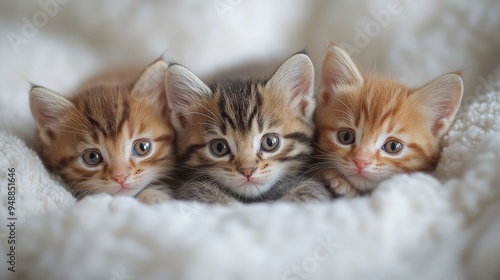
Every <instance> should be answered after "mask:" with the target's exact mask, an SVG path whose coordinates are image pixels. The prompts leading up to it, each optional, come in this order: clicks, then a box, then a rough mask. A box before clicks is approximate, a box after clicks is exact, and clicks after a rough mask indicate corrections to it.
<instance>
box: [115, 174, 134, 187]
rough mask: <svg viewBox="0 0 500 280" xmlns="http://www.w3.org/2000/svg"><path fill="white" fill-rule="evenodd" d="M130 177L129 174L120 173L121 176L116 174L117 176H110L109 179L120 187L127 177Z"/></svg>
mask: <svg viewBox="0 0 500 280" xmlns="http://www.w3.org/2000/svg"><path fill="white" fill-rule="evenodd" d="M129 175H130V173H127V174H125V173H122V174H117V175H113V176H111V178H113V180H115V181H116V182H117V183H118V184H120V185H123V183H125V180H126V179H127V177H128V176H129Z"/></svg>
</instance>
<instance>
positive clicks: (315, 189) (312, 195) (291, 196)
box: [280, 180, 331, 202]
mask: <svg viewBox="0 0 500 280" xmlns="http://www.w3.org/2000/svg"><path fill="white" fill-rule="evenodd" d="M330 199H331V197H330V193H329V192H328V190H327V189H326V188H325V187H324V186H323V185H322V184H321V183H320V182H317V181H313V180H305V181H302V182H299V183H297V184H296V185H295V186H294V187H293V188H291V189H290V190H289V191H288V192H287V193H286V194H285V195H284V196H283V198H281V199H280V200H282V201H289V202H311V201H316V202H320V201H329V200H330Z"/></svg>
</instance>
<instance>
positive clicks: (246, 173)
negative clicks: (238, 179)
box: [238, 167, 257, 178]
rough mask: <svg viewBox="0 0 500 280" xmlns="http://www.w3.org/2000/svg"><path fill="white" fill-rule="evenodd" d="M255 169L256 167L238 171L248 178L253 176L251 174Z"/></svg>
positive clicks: (242, 168)
mask: <svg viewBox="0 0 500 280" xmlns="http://www.w3.org/2000/svg"><path fill="white" fill-rule="evenodd" d="M256 169H257V167H241V168H240V169H238V170H239V171H240V172H241V174H243V176H245V177H247V178H250V177H251V176H252V174H253V172H254V171H255V170H256Z"/></svg>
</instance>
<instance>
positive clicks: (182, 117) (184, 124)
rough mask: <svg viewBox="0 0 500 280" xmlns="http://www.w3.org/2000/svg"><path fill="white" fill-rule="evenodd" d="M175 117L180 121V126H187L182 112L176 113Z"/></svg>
mask: <svg viewBox="0 0 500 280" xmlns="http://www.w3.org/2000/svg"><path fill="white" fill-rule="evenodd" d="M177 119H178V120H179V122H180V123H181V125H182V127H184V128H186V126H187V118H186V117H185V116H183V115H182V114H177Z"/></svg>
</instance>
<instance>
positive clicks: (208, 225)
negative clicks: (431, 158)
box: [0, 0, 500, 280]
mask: <svg viewBox="0 0 500 280" xmlns="http://www.w3.org/2000/svg"><path fill="white" fill-rule="evenodd" d="M54 1H56V0H54ZM54 1H52V2H53V3H59V2H54ZM41 2H44V3H45V2H51V1H49V0H46V1H43V0H42V1H41ZM66 2H68V3H66ZM389 2H390V1H389ZM414 2H417V1H414ZM60 3H66V4H59V6H58V9H59V10H57V12H55V13H54V15H53V16H49V17H47V18H48V22H47V23H46V24H45V25H43V26H42V27H40V28H38V31H37V33H36V34H35V35H34V36H33V37H32V38H29V40H28V42H27V43H24V44H21V45H19V49H18V50H17V52H16V51H14V49H13V47H12V44H11V43H10V42H9V40H8V39H7V36H4V38H5V40H2V42H1V44H2V45H0V61H1V64H0V67H1V68H0V197H1V198H2V200H1V202H0V224H1V225H2V226H1V227H0V278H1V279H114V280H120V279H330V278H335V279H368V278H370V279H408V278H410V279H450V280H451V279H457V280H458V279H498V278H500V266H498V260H499V258H500V238H499V237H498V236H499V234H500V93H499V92H498V90H499V88H500V87H499V85H500V75H499V74H500V71H497V72H495V71H494V70H495V69H496V68H498V67H499V65H500V63H499V62H500V61H498V57H500V55H499V50H500V47H499V46H500V33H499V32H498V30H500V18H498V14H500V3H498V2H497V1H493V0H492V1H487V0H484V1H476V2H474V3H470V2H468V1H440V2H435V1H430V0H429V1H418V2H417V3H413V2H412V3H410V2H405V1H402V2H401V5H402V11H401V12H400V13H397V14H392V16H391V20H390V21H389V23H388V24H387V25H386V26H382V27H381V28H380V31H378V33H377V34H374V36H372V37H370V41H369V43H368V44H367V45H366V46H364V47H362V48H360V53H359V54H356V55H355V56H354V57H355V58H356V59H357V60H358V62H359V63H360V64H361V68H364V69H370V68H368V67H372V68H373V65H376V67H377V71H380V72H383V73H388V74H391V75H392V76H395V77H396V78H398V79H400V80H402V81H411V83H413V84H418V83H421V82H423V81H425V80H429V79H430V78H432V77H434V76H437V75H438V74H440V73H441V72H446V71H452V70H455V69H457V68H464V69H465V72H464V76H465V84H466V93H465V94H466V100H467V101H466V102H464V105H463V107H462V108H461V110H460V111H459V113H458V115H457V120H456V122H455V123H454V125H453V127H452V130H451V131H450V133H449V135H448V136H447V137H446V139H445V148H444V150H443V154H442V158H441V161H440V163H439V165H438V168H437V170H436V172H434V173H433V174H422V173H417V174H411V175H401V176H396V177H394V178H392V179H389V180H387V181H385V182H383V183H382V184H381V185H380V187H379V188H378V189H377V190H376V191H375V192H374V193H373V194H372V195H371V196H370V197H362V198H356V199H352V200H346V199H338V200H335V201H332V202H329V203H311V204H303V205H296V204H287V203H268V204H254V205H248V206H239V207H222V206H208V205H202V204H199V203H189V202H179V201H172V202H166V203H163V204H160V205H155V206H148V205H143V204H140V203H139V202H137V201H135V200H134V199H132V198H124V197H118V198H113V197H110V196H107V195H98V196H92V197H87V198H85V199H84V200H82V201H79V202H78V203H76V202H75V200H74V199H73V198H72V197H71V195H69V193H68V192H66V191H65V190H64V187H63V185H62V184H61V183H60V181H59V180H58V178H57V177H56V176H54V175H51V174H50V173H48V172H47V171H46V169H45V168H44V166H43V164H42V162H41V161H40V159H39V157H38V155H37V154H36V153H35V152H34V151H33V149H32V148H33V147H34V124H33V121H32V120H31V116H30V113H29V107H28V98H27V91H28V86H27V84H26V80H27V79H31V80H32V81H33V82H35V83H40V84H43V85H45V86H48V87H51V88H53V89H55V90H59V91H61V92H63V93H65V92H66V91H67V90H69V89H71V88H73V87H75V86H76V84H77V83H78V82H79V81H80V80H81V79H82V78H83V77H84V76H85V75H88V74H90V73H92V72H94V71H96V69H99V68H100V67H102V65H103V64H106V65H108V64H113V63H115V62H116V61H123V60H126V59H129V60H138V61H142V62H145V61H147V60H148V59H154V58H155V57H156V56H159V55H160V54H161V53H162V52H163V51H165V49H167V50H168V55H169V56H171V57H174V58H176V59H177V60H178V61H180V62H182V63H184V64H186V65H187V66H189V67H190V68H192V69H193V70H194V71H195V72H197V73H201V74H209V73H210V72H211V71H212V70H214V69H218V68H221V67H224V66H230V65H235V64H236V63H238V62H241V61H248V60H252V59H256V60H260V59H265V58H268V57H271V58H272V57H274V58H283V57H286V56H287V55H288V54H290V53H293V52H294V51H295V50H297V49H300V48H302V47H304V46H308V49H309V51H310V53H311V57H312V58H313V61H314V62H315V64H316V66H317V68H316V70H317V71H319V67H318V66H319V65H320V61H321V58H322V56H323V54H324V51H325V49H326V41H327V39H329V40H335V41H337V42H344V43H348V44H350V45H353V46H355V39H354V38H355V36H356V35H355V34H356V32H357V31H356V30H357V29H356V27H360V28H365V27H366V25H367V24H369V23H370V22H372V21H373V20H374V17H373V13H374V12H380V11H382V10H384V9H387V7H388V5H389V4H388V1H359V3H356V4H353V3H352V2H347V1H346V2H340V1H329V2H327V1H324V2H320V1H318V2H312V1H307V0H304V1H299V0H297V1H272V2H270V1H264V0H263V1H254V2H250V1H248V2H247V1H229V0H216V1H203V2H202V1H200V2H199V3H194V1H180V0H179V1H165V2H162V3H157V2H154V3H150V2H149V1H141V2H140V3H139V1H138V2H134V1H115V2H113V1H110V2H104V1H102V2H101V1H79V2H76V1H62V0H61V1H60ZM221 3H222V4H226V5H229V6H220V5H219V4H221ZM218 5H219V6H218ZM221 7H226V9H225V10H221ZM228 7H229V8H228ZM38 11H43V9H42V8H41V6H39V4H38V3H37V2H36V1H33V2H32V3H26V2H24V1H4V2H2V3H1V4H0V23H1V24H0V30H1V31H2V33H3V34H9V33H11V32H13V33H16V34H22V28H23V24H24V21H23V20H22V18H23V17H26V18H27V19H28V20H32V19H33V15H34V14H35V13H37V12H38ZM370 11H371V12H370ZM40 20H41V18H40ZM499 70H500V69H499ZM8 168H15V175H14V176H15V179H16V182H15V184H16V200H15V205H14V206H15V212H14V216H13V217H16V218H17V220H8V217H11V216H9V209H8V207H9V203H8V201H9V200H8V199H7V197H8V192H7V189H8V188H7V186H8V180H9V178H10V177H9V175H8ZM11 222H15V229H14V228H13V229H12V231H11V230H10V229H9V227H8V225H9V224H10V223H11ZM11 240H15V241H16V244H15V248H14V250H13V251H14V252H15V270H16V272H11V271H9V270H8V268H9V267H12V263H8V261H9V260H10V259H11V257H10V256H8V254H11V251H12V250H11V248H10V246H13V244H9V242H10V241H11Z"/></svg>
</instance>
